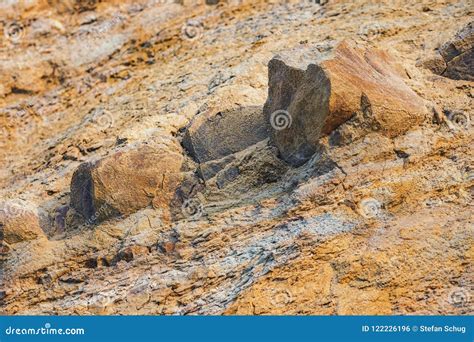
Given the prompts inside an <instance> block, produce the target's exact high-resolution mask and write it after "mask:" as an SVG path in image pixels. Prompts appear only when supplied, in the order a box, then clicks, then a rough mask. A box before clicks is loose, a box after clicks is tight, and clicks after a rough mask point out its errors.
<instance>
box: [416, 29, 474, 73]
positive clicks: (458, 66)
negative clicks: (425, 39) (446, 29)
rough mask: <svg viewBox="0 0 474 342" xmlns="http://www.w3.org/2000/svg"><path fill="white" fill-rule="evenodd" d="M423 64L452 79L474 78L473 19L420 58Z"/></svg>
mask: <svg viewBox="0 0 474 342" xmlns="http://www.w3.org/2000/svg"><path fill="white" fill-rule="evenodd" d="M418 66H423V67H424V68H426V69H429V70H431V71H432V72H433V73H435V74H437V75H441V76H445V77H448V78H452V79H454V80H467V81H473V80H474V21H471V22H470V23H468V24H467V25H466V26H464V27H463V28H462V29H461V30H459V31H458V32H457V33H456V34H455V35H454V37H453V38H452V39H450V40H449V41H447V42H445V43H444V44H443V45H442V46H441V47H440V48H439V49H437V51H433V52H432V53H431V54H430V55H429V56H428V57H425V58H423V59H421V60H420V61H419V62H418Z"/></svg>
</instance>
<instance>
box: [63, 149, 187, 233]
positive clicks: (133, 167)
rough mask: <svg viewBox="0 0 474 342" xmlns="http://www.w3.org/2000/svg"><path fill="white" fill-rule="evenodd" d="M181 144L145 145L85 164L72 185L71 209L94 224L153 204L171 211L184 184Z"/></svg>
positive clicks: (81, 166)
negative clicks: (179, 188) (176, 195)
mask: <svg viewBox="0 0 474 342" xmlns="http://www.w3.org/2000/svg"><path fill="white" fill-rule="evenodd" d="M183 161H184V158H183V155H182V151H181V148H180V146H179V144H177V143H176V144H168V145H167V146H165V145H160V146H158V147H156V146H149V145H144V146H141V147H139V148H137V149H135V150H129V151H125V152H118V153H116V154H114V155H111V156H109V157H106V158H104V159H102V160H99V161H98V162H95V163H85V164H82V165H80V166H79V168H78V169H77V170H76V171H75V172H74V175H73V177H72V181H71V207H73V208H74V209H75V210H76V211H77V212H79V213H80V214H82V216H84V218H86V219H87V221H88V222H89V223H90V224H93V223H95V222H100V221H103V220H105V219H106V218H109V217H113V216H117V215H129V214H131V213H134V212H136V211H138V210H140V209H143V208H145V207H147V206H149V205H151V204H153V206H154V207H158V208H161V209H165V210H167V209H168V208H169V206H170V204H171V202H172V200H173V198H174V196H175V193H176V191H177V189H178V187H179V184H180V182H181V180H182V176H183V173H182V169H183V167H184V166H183Z"/></svg>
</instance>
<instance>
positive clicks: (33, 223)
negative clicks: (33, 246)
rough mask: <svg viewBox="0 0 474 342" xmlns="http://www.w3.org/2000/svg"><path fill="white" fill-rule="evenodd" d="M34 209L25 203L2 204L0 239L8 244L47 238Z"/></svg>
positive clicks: (7, 202)
mask: <svg viewBox="0 0 474 342" xmlns="http://www.w3.org/2000/svg"><path fill="white" fill-rule="evenodd" d="M45 237H46V236H45V234H44V232H43V230H42V229H41V226H40V219H39V217H38V213H37V211H36V209H35V208H34V207H32V206H31V205H30V204H28V203H26V202H24V201H6V202H3V203H0V239H1V240H2V241H5V242H6V243H8V244H13V243H18V242H23V241H28V240H34V239H38V238H45Z"/></svg>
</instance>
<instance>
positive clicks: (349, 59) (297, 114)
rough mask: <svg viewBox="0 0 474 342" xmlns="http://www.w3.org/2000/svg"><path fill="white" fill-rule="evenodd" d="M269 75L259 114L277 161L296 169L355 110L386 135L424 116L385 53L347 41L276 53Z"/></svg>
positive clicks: (400, 130)
mask: <svg viewBox="0 0 474 342" xmlns="http://www.w3.org/2000/svg"><path fill="white" fill-rule="evenodd" d="M268 72H269V91H268V100H267V102H266V103H265V107H264V115H265V117H266V119H267V121H268V122H269V124H270V125H271V128H273V129H271V135H272V141H273V143H274V144H275V145H276V146H277V147H278V149H279V150H280V153H281V155H282V158H283V159H284V160H286V161H288V162H290V163H292V164H295V165H300V164H301V163H303V162H305V161H306V160H308V159H309V158H310V157H311V155H312V154H313V153H314V151H315V150H316V148H317V145H318V141H319V139H320V137H321V136H324V135H327V134H329V133H331V132H332V131H333V130H334V129H336V128H337V127H339V126H340V125H342V124H343V123H345V122H347V121H348V120H349V119H351V118H352V117H354V116H355V115H356V113H358V112H361V113H363V115H364V117H365V118H366V121H368V122H370V124H369V125H370V126H371V127H372V129H376V130H379V131H380V132H382V133H383V134H385V135H387V136H389V137H394V136H397V135H399V134H401V133H404V132H406V131H407V130H408V129H409V128H411V127H413V126H416V125H418V124H420V123H421V122H422V121H423V120H424V119H425V116H426V109H425V107H424V103H423V100H422V99H421V98H420V97H419V96H418V95H416V93H415V92H414V91H413V90H411V89H410V88H409V87H408V86H407V85H406V84H405V82H404V81H403V78H402V76H401V71H400V69H399V68H397V67H396V65H395V63H394V61H393V59H392V58H391V57H390V56H389V55H388V54H387V53H385V52H383V51H379V50H374V49H363V48H360V47H356V46H355V45H354V44H352V43H350V42H348V41H345V42H342V43H340V44H339V45H337V46H336V47H335V48H334V49H332V50H330V51H325V52H320V51H319V50H318V49H317V48H316V47H305V48H298V49H295V50H293V51H288V52H284V53H281V54H280V55H278V56H276V57H274V58H273V59H272V60H271V61H270V63H269V71H268Z"/></svg>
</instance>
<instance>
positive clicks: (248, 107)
mask: <svg viewBox="0 0 474 342" xmlns="http://www.w3.org/2000/svg"><path fill="white" fill-rule="evenodd" d="M219 96H220V97H219V101H217V102H214V103H211V104H209V105H208V106H207V108H206V109H205V110H204V111H203V112H202V113H200V114H198V115H197V116H196V117H195V118H194V119H193V120H192V122H191V123H190V125H189V126H188V127H187V129H186V132H185V135H184V137H183V145H184V146H185V148H186V150H187V151H188V152H189V153H190V155H191V156H192V157H193V159H194V160H195V161H197V162H199V163H206V162H209V161H212V160H218V159H222V158H224V157H226V156H229V155H231V154H234V153H236V152H239V151H242V150H244V149H245V148H247V147H249V146H251V145H254V144H256V143H257V142H259V141H261V140H263V139H265V138H267V137H268V132H267V126H266V124H265V121H264V118H263V115H262V108H261V106H259V105H257V104H258V100H259V96H258V94H255V91H254V90H252V88H250V89H245V88H244V89H242V88H237V89H232V88H231V89H225V91H224V92H223V94H220V95H219Z"/></svg>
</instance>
